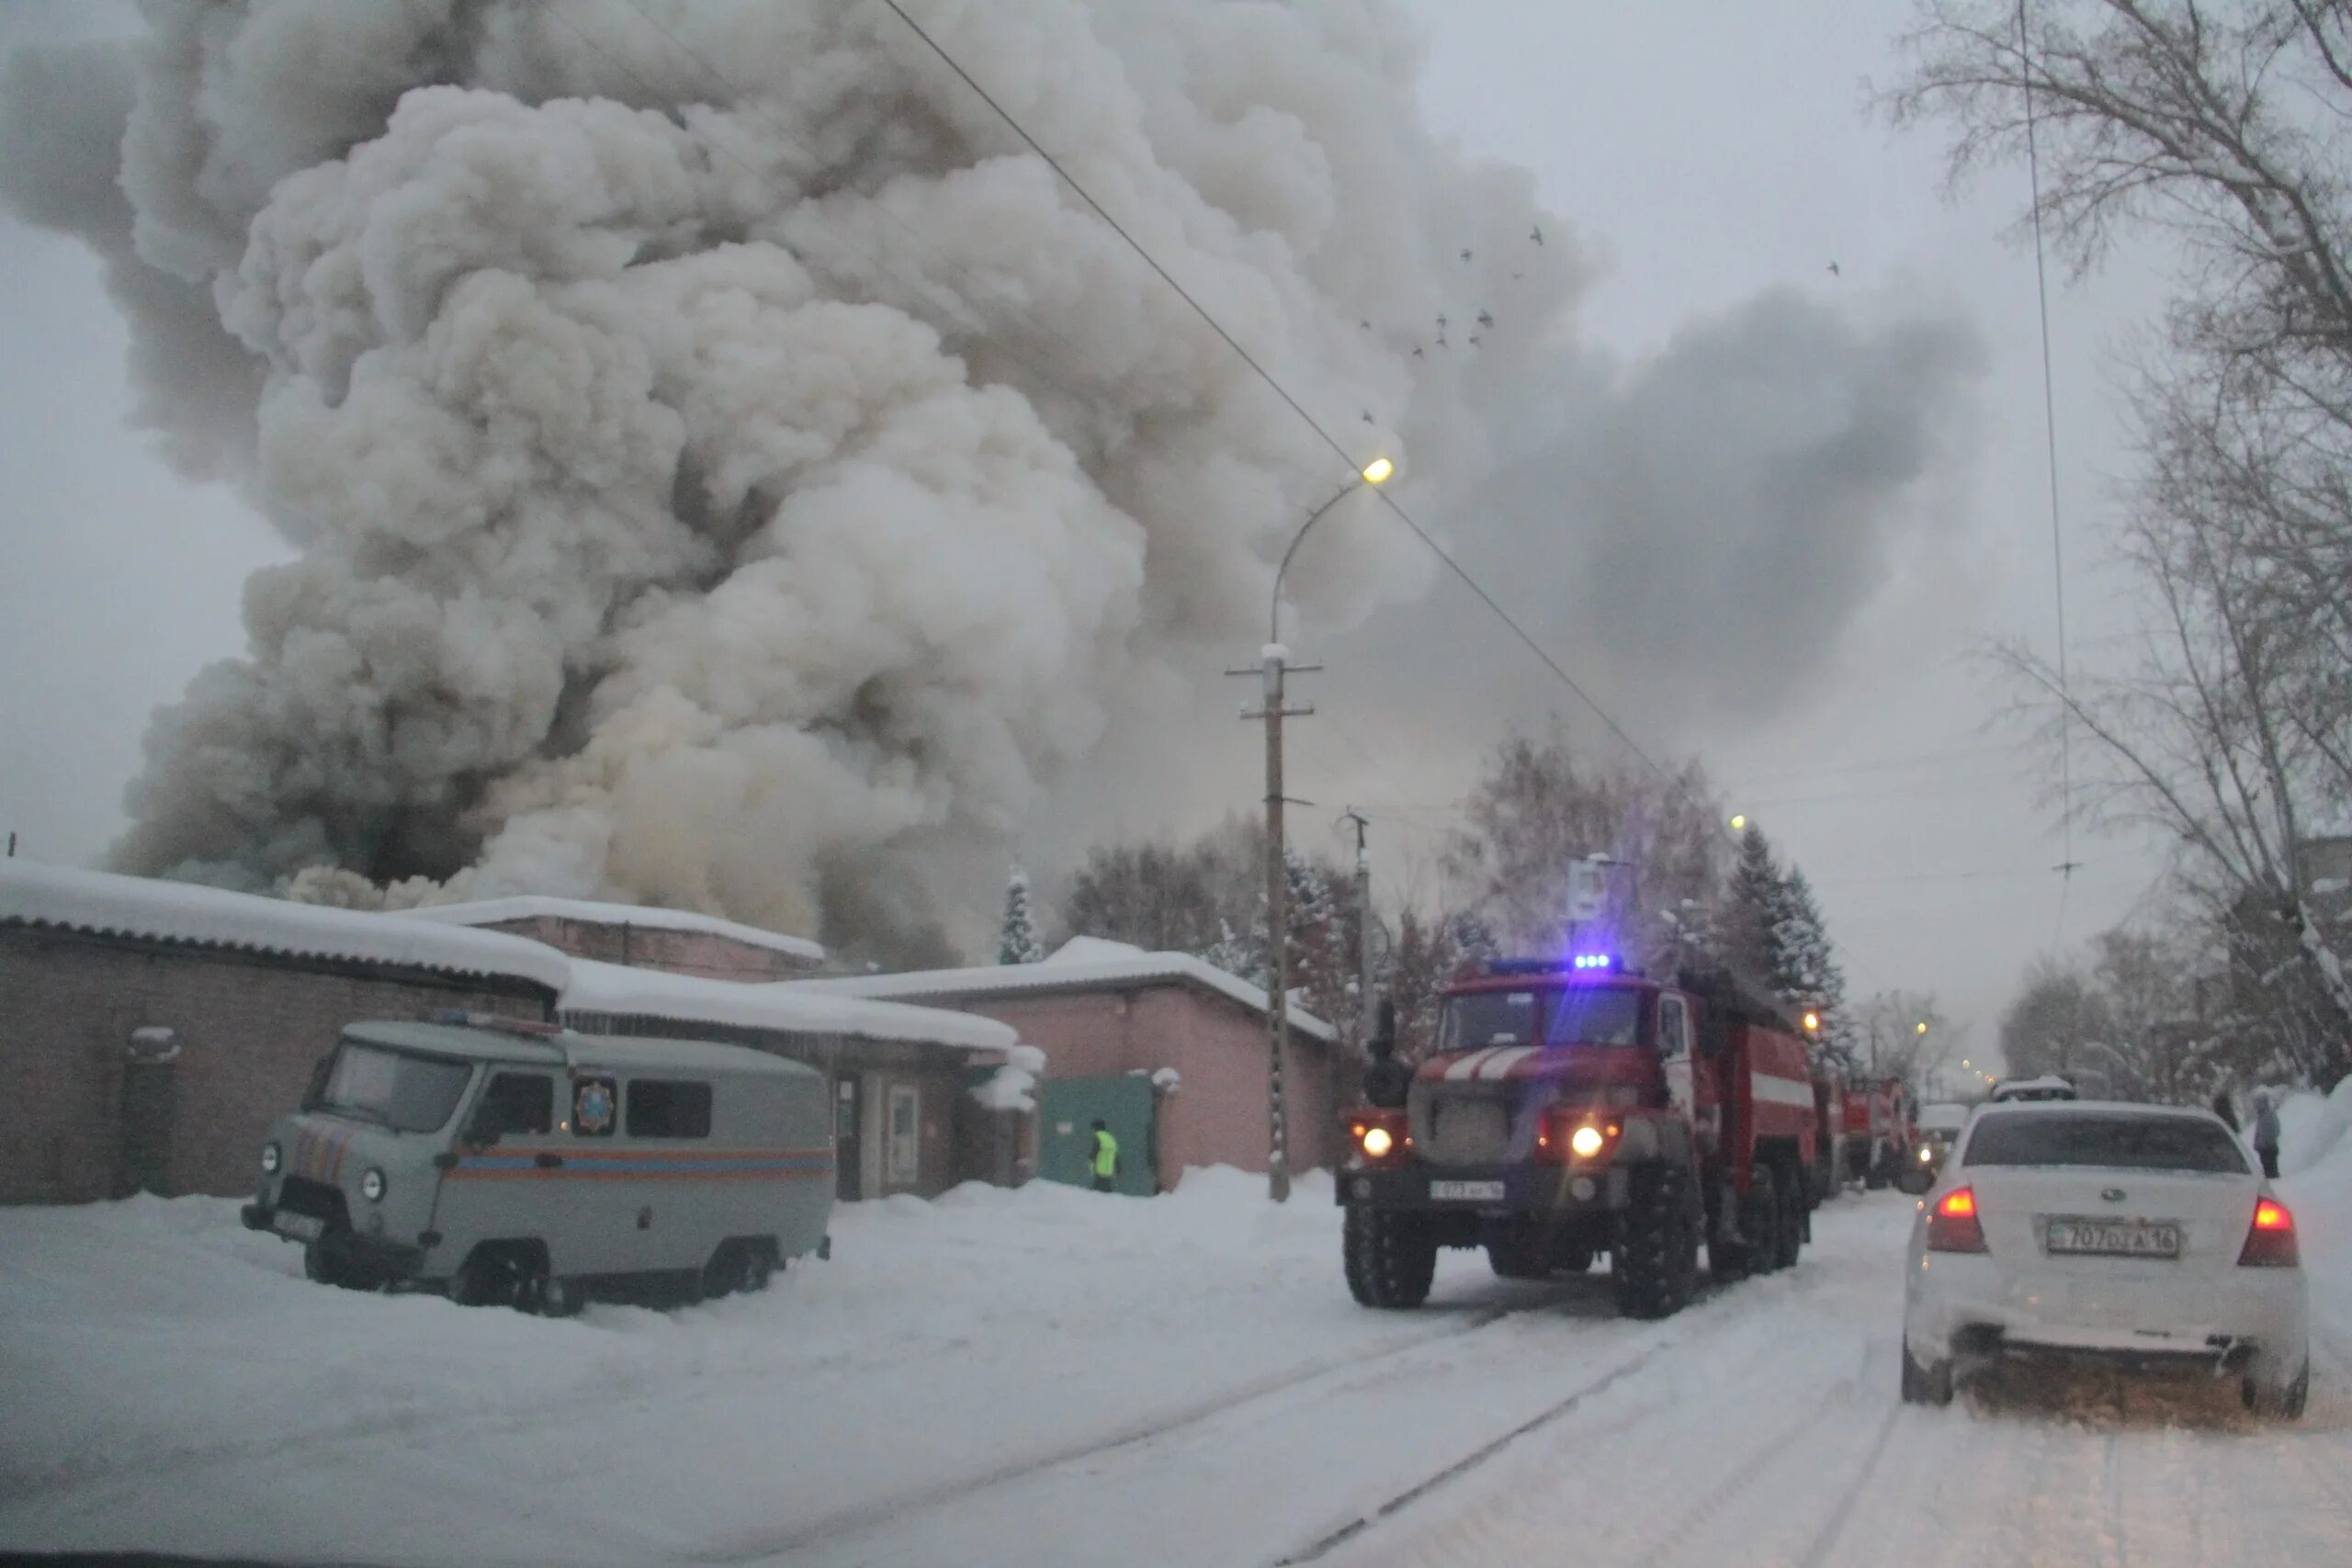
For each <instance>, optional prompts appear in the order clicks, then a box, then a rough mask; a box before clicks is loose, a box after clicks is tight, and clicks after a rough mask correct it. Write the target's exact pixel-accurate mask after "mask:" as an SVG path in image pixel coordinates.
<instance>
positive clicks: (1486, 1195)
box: [1430, 1181, 1503, 1203]
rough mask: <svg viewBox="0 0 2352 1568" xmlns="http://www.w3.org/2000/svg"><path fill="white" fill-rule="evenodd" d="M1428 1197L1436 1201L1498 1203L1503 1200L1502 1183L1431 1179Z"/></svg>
mask: <svg viewBox="0 0 2352 1568" xmlns="http://www.w3.org/2000/svg"><path fill="white" fill-rule="evenodd" d="M1430 1199H1431V1200H1432V1201H1436V1202H1441V1203H1444V1202H1455V1203H1499V1202H1501V1201H1503V1184H1502V1183H1501V1182H1499V1181H1432V1182H1430Z"/></svg>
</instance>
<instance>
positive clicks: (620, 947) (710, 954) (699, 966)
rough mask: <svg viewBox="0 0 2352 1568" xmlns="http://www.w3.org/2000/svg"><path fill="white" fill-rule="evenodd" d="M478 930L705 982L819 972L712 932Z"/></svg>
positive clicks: (506, 926)
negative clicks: (509, 934) (702, 979)
mask: <svg viewBox="0 0 2352 1568" xmlns="http://www.w3.org/2000/svg"><path fill="white" fill-rule="evenodd" d="M481 930H483V931H507V932H511V933H512V934H514V935H515V936H526V937H529V938H530V939H531V940H532V941H533V942H545V943H547V944H548V946H549V947H552V948H554V949H556V950H557V951H558V952H560V953H570V954H571V955H572V956H573V957H574V958H594V959H599V960H602V961H603V962H605V963H606V964H629V965H631V966H632V967H635V968H639V969H662V970H666V971H668V972H669V973H671V974H673V975H699V976H702V977H703V978H704V979H706V980H746V981H761V980H790V979H795V978H797V977H798V976H804V975H807V974H809V973H811V972H812V971H813V970H814V969H815V968H816V967H817V966H816V964H814V963H813V962H811V961H810V960H809V959H806V958H798V957H795V956H794V955H793V954H791V953H780V952H778V951H777V950H776V949H775V948H772V947H762V946H760V945H759V944H758V943H757V942H738V941H736V940H735V939H734V938H733V937H729V936H720V935H718V934H717V933H716V932H712V931H669V930H666V929H664V928H662V927H660V926H634V925H608V924H605V922H603V921H599V920H575V919H566V918H564V917H563V916H560V915H535V916H532V917H530V918H529V919H519V920H500V921H498V922H497V923H496V924H494V925H485V926H483V927H481Z"/></svg>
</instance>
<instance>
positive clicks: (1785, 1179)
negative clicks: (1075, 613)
mask: <svg viewBox="0 0 2352 1568" xmlns="http://www.w3.org/2000/svg"><path fill="white" fill-rule="evenodd" d="M1773 1174H1774V1176H1776V1177H1777V1178H1778V1180H1777V1181H1776V1182H1775V1187H1776V1188H1777V1190H1779V1192H1780V1195H1781V1265H1780V1266H1781V1268H1783V1269H1790V1268H1793V1267H1795V1265H1796V1260H1797V1254H1798V1252H1799V1251H1800V1250H1802V1249H1803V1248H1804V1244H1805V1243H1806V1242H1808V1241H1811V1240H1812V1239H1813V1237H1812V1236H1811V1235H1809V1234H1808V1233H1809V1232H1810V1231H1811V1229H1812V1222H1811V1220H1810V1218H1809V1217H1808V1216H1807V1214H1806V1213H1805V1206H1804V1192H1803V1191H1802V1190H1799V1184H1800V1183H1801V1182H1803V1181H1804V1177H1802V1176H1800V1175H1799V1174H1798V1173H1797V1172H1796V1171H1794V1170H1786V1169H1781V1168H1778V1167H1775V1168H1774V1170H1773Z"/></svg>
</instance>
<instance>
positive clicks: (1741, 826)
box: [1731, 811, 1747, 833]
mask: <svg viewBox="0 0 2352 1568" xmlns="http://www.w3.org/2000/svg"><path fill="white" fill-rule="evenodd" d="M1731 830H1732V831H1733V832H1735V833H1745V832H1747V812H1745V811H1738V812H1734V813H1733V814H1732V819H1731Z"/></svg>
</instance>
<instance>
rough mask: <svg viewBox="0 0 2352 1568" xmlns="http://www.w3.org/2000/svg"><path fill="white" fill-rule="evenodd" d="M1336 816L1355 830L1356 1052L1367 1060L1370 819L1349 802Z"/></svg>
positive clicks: (1369, 1032)
mask: <svg viewBox="0 0 2352 1568" xmlns="http://www.w3.org/2000/svg"><path fill="white" fill-rule="evenodd" d="M1340 821H1342V822H1345V823H1347V824H1348V825H1349V826H1351V827H1352V828H1353V829H1355V830H1356V1018H1355V1034H1356V1040H1355V1044H1356V1055H1357V1056H1358V1057H1359V1058H1361V1059H1363V1060H1367V1061H1368V1060H1370V1059H1371V1058H1370V1047H1371V1043H1372V1030H1373V1017H1374V1010H1373V999H1372V852H1371V851H1370V850H1369V849H1367V848H1366V847H1365V845H1364V830H1365V829H1368V828H1370V827H1371V826H1372V819H1371V818H1368V817H1366V816H1365V815H1364V814H1363V812H1361V811H1358V810H1357V809H1356V808H1355V807H1352V806H1351V807H1348V808H1347V810H1346V811H1344V812H1343V813H1341V814H1340Z"/></svg>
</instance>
